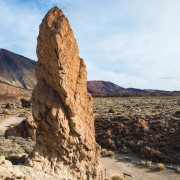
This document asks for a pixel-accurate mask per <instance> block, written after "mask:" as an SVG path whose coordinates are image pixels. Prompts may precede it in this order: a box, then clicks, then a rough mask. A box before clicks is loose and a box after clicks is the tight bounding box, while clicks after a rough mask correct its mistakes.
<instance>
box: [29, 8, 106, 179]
mask: <svg viewBox="0 0 180 180" xmlns="http://www.w3.org/2000/svg"><path fill="white" fill-rule="evenodd" d="M37 55H38V66H37V69H36V77H37V80H38V83H37V85H36V87H35V89H34V92H33V96H32V104H33V107H32V112H33V117H34V120H35V123H36V125H37V132H36V133H37V134H36V139H37V143H36V146H35V149H34V151H33V154H32V156H31V157H30V159H29V164H30V165H31V166H33V167H34V168H36V169H39V170H43V171H44V172H47V173H51V174H52V175H54V176H57V177H59V179H63V178H64V179H73V180H76V179H81V180H85V179H86V180H87V179H88V180H91V179H93V180H96V179H97V180H100V179H103V171H102V167H101V163H100V146H99V145H98V144H96V141H95V131H94V116H93V108H92V103H93V101H92V97H91V96H90V94H89V93H88V92H87V88H86V83H87V80H86V67H85V65H84V62H83V60H82V59H81V58H79V52H78V46H77V43H76V40H75V38H74V35H73V32H72V30H71V28H70V25H69V22H68V20H67V18H66V17H65V16H64V14H63V13H62V11H61V10H60V9H58V8H57V7H55V8H53V9H51V10H50V11H49V12H48V13H47V15H46V16H45V18H44V19H43V21H42V23H41V25H40V32H39V36H38V45H37Z"/></svg>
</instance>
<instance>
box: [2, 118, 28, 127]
mask: <svg viewBox="0 0 180 180" xmlns="http://www.w3.org/2000/svg"><path fill="white" fill-rule="evenodd" d="M23 119H24V118H23V117H18V116H9V117H6V118H5V119H4V120H1V122H0V130H6V129H8V127H9V125H10V124H14V123H20V122H21V121H23Z"/></svg>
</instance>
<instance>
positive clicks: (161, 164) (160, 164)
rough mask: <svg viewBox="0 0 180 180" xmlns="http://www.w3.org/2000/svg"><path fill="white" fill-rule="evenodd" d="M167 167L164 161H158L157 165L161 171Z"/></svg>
mask: <svg viewBox="0 0 180 180" xmlns="http://www.w3.org/2000/svg"><path fill="white" fill-rule="evenodd" d="M165 168H166V167H165V165H164V164H163V163H158V164H157V165H156V169H157V170H159V171H161V170H164V169H165Z"/></svg>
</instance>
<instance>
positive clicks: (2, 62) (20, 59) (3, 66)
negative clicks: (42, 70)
mask: <svg viewBox="0 0 180 180" xmlns="http://www.w3.org/2000/svg"><path fill="white" fill-rule="evenodd" d="M35 67H36V62H35V61H33V60H30V59H28V58H26V57H24V56H21V55H18V54H15V53H13V52H10V51H8V50H5V49H0V81H2V82H6V83H8V84H10V85H13V86H17V87H22V88H25V89H33V88H34V86H35V84H36V78H35Z"/></svg>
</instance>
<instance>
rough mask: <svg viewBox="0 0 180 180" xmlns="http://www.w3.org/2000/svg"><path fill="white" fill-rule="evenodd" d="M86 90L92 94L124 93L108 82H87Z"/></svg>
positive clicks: (123, 89)
mask: <svg viewBox="0 0 180 180" xmlns="http://www.w3.org/2000/svg"><path fill="white" fill-rule="evenodd" d="M87 89H88V91H89V93H92V94H98V93H115V92H116V93H117V92H124V91H126V89H125V88H123V87H121V86H118V85H116V84H114V83H112V82H108V81H88V82H87Z"/></svg>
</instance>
